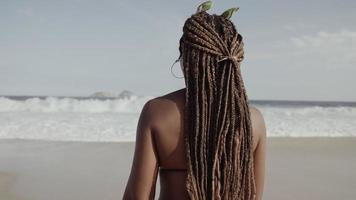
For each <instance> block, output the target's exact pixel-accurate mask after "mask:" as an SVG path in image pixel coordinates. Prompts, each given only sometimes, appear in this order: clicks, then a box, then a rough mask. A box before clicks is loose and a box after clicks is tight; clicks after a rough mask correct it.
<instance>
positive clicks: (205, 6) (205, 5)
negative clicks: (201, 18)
mask: <svg viewBox="0 0 356 200" xmlns="http://www.w3.org/2000/svg"><path fill="white" fill-rule="evenodd" d="M212 6H213V2H212V1H211V0H209V1H205V2H203V3H201V4H200V5H199V6H198V8H197V12H196V13H199V12H202V11H207V10H209V9H210V8H211V7H212Z"/></svg>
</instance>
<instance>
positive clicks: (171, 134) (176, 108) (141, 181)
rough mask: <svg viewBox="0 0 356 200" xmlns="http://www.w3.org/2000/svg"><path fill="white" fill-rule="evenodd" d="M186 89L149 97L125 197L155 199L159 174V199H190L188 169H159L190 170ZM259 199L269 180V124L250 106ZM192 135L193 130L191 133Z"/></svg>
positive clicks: (140, 123)
mask: <svg viewBox="0 0 356 200" xmlns="http://www.w3.org/2000/svg"><path fill="white" fill-rule="evenodd" d="M184 105H185V88H183V89H180V90H177V91H174V92H171V93H169V94H166V95H164V96H160V97H156V98H154V99H151V100H149V101H148V102H146V104H145V105H144V107H143V109H142V112H141V115H140V118H139V122H138V125H137V133H136V144H135V152H134V158H133V163H132V167H131V173H130V176H129V179H128V182H127V185H126V189H125V193H124V196H123V199H125V200H131V199H132V200H141V199H142V200H147V199H154V192H155V187H156V180H157V175H158V173H159V177H160V186H161V189H160V193H159V199H169V200H175V199H179V200H182V199H188V194H187V191H186V189H185V177H186V172H185V171H159V167H160V168H168V169H186V168H187V166H186V157H185V146H184V137H183V136H184V132H183V129H184V124H183V123H184V120H183V117H184ZM250 113H251V121H252V132H253V152H254V170H255V171H254V172H255V179H256V189H257V196H256V200H261V199H262V194H263V188H264V179H265V155H266V140H267V139H266V127H265V122H264V119H263V116H262V114H261V112H260V111H259V110H258V109H257V108H255V107H253V106H251V105H250ZM187 134H189V133H187Z"/></svg>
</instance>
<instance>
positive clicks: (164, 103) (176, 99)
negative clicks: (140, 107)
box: [144, 89, 183, 125]
mask: <svg viewBox="0 0 356 200" xmlns="http://www.w3.org/2000/svg"><path fill="white" fill-rule="evenodd" d="M182 95H183V90H182V89H181V90H176V91H173V92H170V93H167V94H163V95H161V96H158V97H154V98H152V99H150V100H148V101H147V102H146V103H145V105H144V107H145V106H146V107H148V108H147V112H148V113H149V116H150V118H151V122H152V123H156V125H157V124H162V123H161V122H162V120H165V121H167V120H169V119H171V118H172V117H176V115H177V114H179V113H180V112H179V110H180V109H181V108H182V105H183V104H182V98H183V96H182Z"/></svg>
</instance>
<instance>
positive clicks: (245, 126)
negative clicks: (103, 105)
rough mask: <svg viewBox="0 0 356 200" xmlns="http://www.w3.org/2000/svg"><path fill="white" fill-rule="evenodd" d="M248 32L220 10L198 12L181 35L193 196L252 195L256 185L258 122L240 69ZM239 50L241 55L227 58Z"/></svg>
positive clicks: (244, 197) (244, 198)
mask: <svg viewBox="0 0 356 200" xmlns="http://www.w3.org/2000/svg"><path fill="white" fill-rule="evenodd" d="M243 45H244V44H243V41H242V36H241V35H240V34H239V33H238V32H237V30H236V28H235V26H234V24H233V23H232V22H231V21H230V20H229V19H226V18H224V17H222V16H220V15H216V14H212V15H210V14H208V13H207V12H205V11H202V12H198V13H195V14H193V15H192V16H191V17H189V18H188V19H187V20H186V21H185V23H184V26H183V35H182V37H181V39H180V41H179V51H180V57H179V58H182V59H183V71H184V72H183V73H184V77H185V85H186V102H185V103H186V104H185V118H184V119H185V123H184V125H185V126H184V127H185V138H184V139H185V147H186V159H187V168H188V169H187V170H188V174H187V178H186V187H187V190H188V193H189V197H190V199H193V200H200V199H214V200H215V199H216V200H219V199H224V200H225V199H237V200H240V199H242V200H250V199H252V198H253V197H254V193H255V191H256V188H255V177H254V173H253V170H254V169H253V151H252V141H253V140H252V127H251V120H250V112H249V106H248V103H247V101H248V100H247V95H246V90H245V87H244V83H243V80H242V77H241V72H240V61H242V60H243V57H244V51H243ZM226 56H229V57H228V58H232V56H235V57H236V58H237V59H236V60H234V59H223V60H220V58H223V57H225V58H226Z"/></svg>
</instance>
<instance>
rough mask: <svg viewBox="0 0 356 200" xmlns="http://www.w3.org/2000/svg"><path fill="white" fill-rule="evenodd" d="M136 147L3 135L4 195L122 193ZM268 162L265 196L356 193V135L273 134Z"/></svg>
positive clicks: (0, 193)
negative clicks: (11, 138)
mask: <svg viewBox="0 0 356 200" xmlns="http://www.w3.org/2000/svg"><path fill="white" fill-rule="evenodd" d="M133 148H134V143H132V142H113V143H102V142H89V143H88V142H53V141H36V140H0V199H1V200H15V199H16V200H49V199H50V200H56V199H60V200H78V199H85V200H94V199H95V200H97V199H102V200H114V199H115V200H117V199H121V197H122V193H123V191H124V188H125V184H126V181H127V178H128V175H129V171H130V167H131V161H132V155H133ZM266 164H267V166H266V182H265V190H264V198H263V199H264V200H279V199H280V200H300V199H306V200H308V199H322V200H335V199H339V200H352V199H356V189H355V188H356V137H353V138H268V143H267V163H266ZM158 190H159V181H157V193H156V194H158V193H159V192H158Z"/></svg>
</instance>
